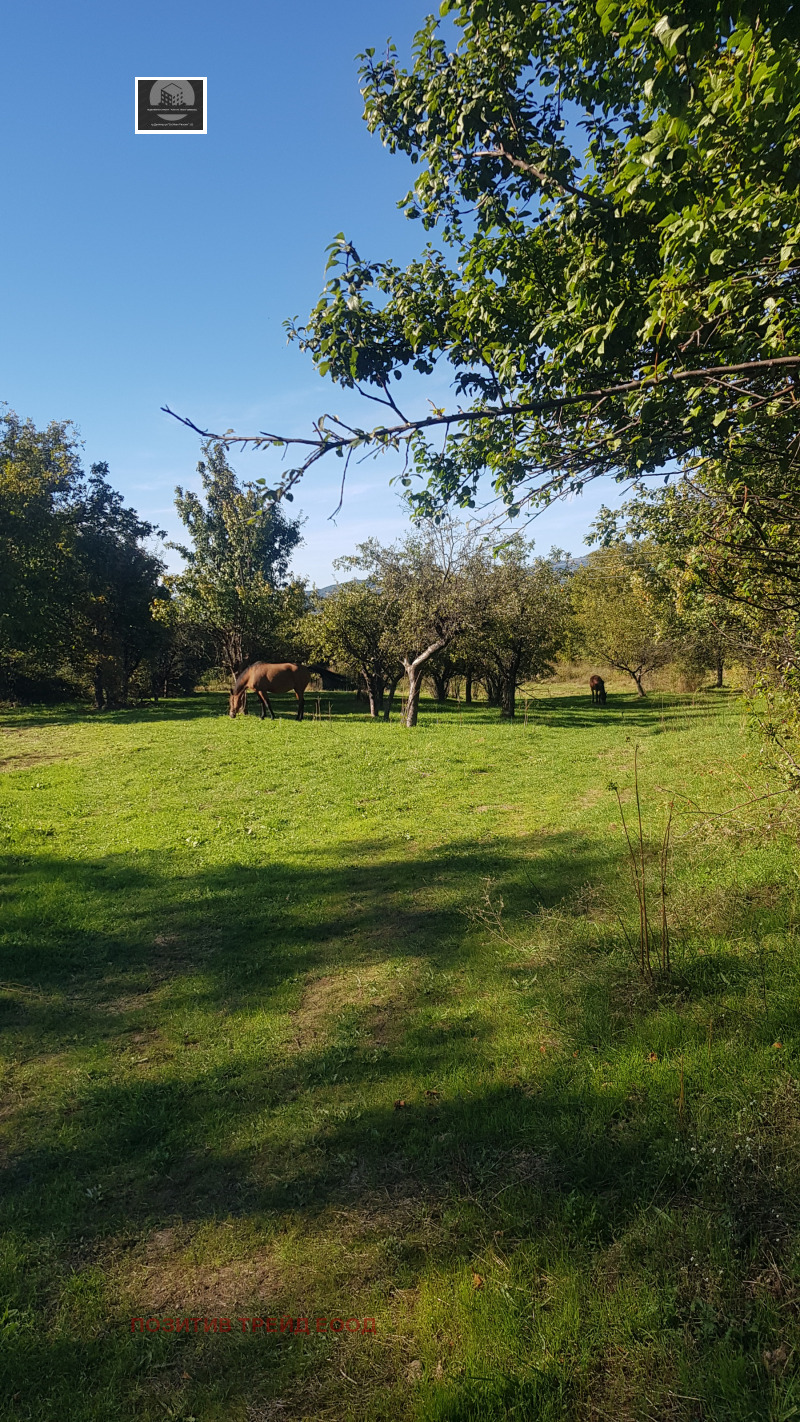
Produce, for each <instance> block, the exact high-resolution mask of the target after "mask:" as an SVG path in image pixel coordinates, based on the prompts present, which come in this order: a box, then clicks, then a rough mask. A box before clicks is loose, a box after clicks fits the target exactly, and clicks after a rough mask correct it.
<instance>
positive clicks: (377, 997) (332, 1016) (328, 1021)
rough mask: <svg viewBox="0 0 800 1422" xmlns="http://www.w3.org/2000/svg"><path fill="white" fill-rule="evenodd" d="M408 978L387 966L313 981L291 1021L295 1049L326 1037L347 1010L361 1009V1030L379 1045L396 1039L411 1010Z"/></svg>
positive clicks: (368, 968) (382, 964) (360, 969)
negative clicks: (408, 998) (399, 976)
mask: <svg viewBox="0 0 800 1422" xmlns="http://www.w3.org/2000/svg"><path fill="white" fill-rule="evenodd" d="M408 988H409V983H408V980H407V979H405V978H404V979H402V980H401V979H399V978H398V977H397V976H396V974H394V973H393V972H392V970H391V966H390V965H389V964H386V963H376V964H368V965H365V966H361V967H359V968H358V969H351V970H349V971H346V972H342V973H329V974H326V975H325V976H324V977H321V978H314V979H313V980H312V981H311V982H310V983H309V984H308V986H307V988H306V990H305V992H304V993H303V1000H302V1002H301V1004H300V1007H299V1008H297V1010H296V1011H294V1012H292V1013H290V1014H289V1015H290V1017H291V1018H292V1024H293V1029H292V1037H293V1041H294V1046H295V1047H296V1048H297V1049H298V1050H302V1049H303V1048H306V1047H308V1046H310V1045H312V1044H313V1043H314V1042H315V1041H317V1040H318V1039H320V1038H324V1037H327V1036H328V1034H329V1032H330V1029H331V1026H332V1025H333V1023H334V1022H335V1020H336V1018H337V1017H338V1016H339V1015H340V1014H341V1013H342V1012H343V1011H344V1010H345V1008H357V1009H358V1010H359V1019H360V1030H361V1033H362V1035H363V1036H364V1038H365V1039H368V1040H369V1041H372V1042H373V1043H374V1044H375V1045H376V1046H387V1045H388V1044H389V1043H390V1042H392V1041H394V1040H396V1039H397V1037H398V1036H399V1035H400V1033H401V1031H402V1023H403V1021H404V1019H405V1015H406V1012H407V1010H408V1002H407V997H408Z"/></svg>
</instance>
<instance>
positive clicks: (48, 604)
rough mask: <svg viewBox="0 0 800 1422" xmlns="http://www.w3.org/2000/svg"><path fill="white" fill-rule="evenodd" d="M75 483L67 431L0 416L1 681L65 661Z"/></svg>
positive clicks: (7, 685)
mask: <svg viewBox="0 0 800 1422" xmlns="http://www.w3.org/2000/svg"><path fill="white" fill-rule="evenodd" d="M81 477H82V471H81V467H80V460H79V454H78V442H77V438H76V436H75V434H74V431H73V430H72V429H71V427H70V425H69V424H68V423H66V422H64V421H53V422H52V423H51V424H49V425H48V426H47V428H46V429H43V430H37V429H36V428H35V426H34V425H33V424H32V423H31V422H30V421H23V420H20V418H19V417H18V416H17V415H16V414H14V412H13V411H9V412H7V413H6V414H5V415H2V416H0V679H1V680H2V683H3V691H4V692H5V694H9V693H12V694H13V691H14V687H15V685H16V683H17V682H18V680H19V678H20V676H22V677H25V676H28V677H30V674H31V672H32V671H36V670H38V669H40V668H41V669H44V668H47V669H48V670H49V671H50V672H52V671H53V669H54V665H57V664H58V663H59V662H60V661H62V660H63V659H64V658H65V657H66V656H67V654H68V650H69V644H70V632H71V607H72V599H73V592H74V581H75V579H74V573H75V567H74V557H73V554H74V542H75V538H74V520H73V512H72V507H71V500H72V499H73V498H74V496H75V493H76V490H77V489H78V487H79V484H80V480H81Z"/></svg>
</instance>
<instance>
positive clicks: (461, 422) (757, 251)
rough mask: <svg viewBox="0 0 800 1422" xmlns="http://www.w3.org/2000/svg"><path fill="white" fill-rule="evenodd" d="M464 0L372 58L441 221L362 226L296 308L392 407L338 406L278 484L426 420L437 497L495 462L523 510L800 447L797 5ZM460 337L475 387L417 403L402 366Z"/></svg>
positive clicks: (422, 490)
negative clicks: (380, 231)
mask: <svg viewBox="0 0 800 1422" xmlns="http://www.w3.org/2000/svg"><path fill="white" fill-rule="evenodd" d="M442 16H443V17H444V18H442V19H435V18H431V19H429V20H428V22H427V23H426V24H425V26H424V27H423V28H422V30H421V31H420V32H419V34H418V35H417V36H416V40H415V43H414V57H413V64H412V65H411V67H410V68H408V69H406V68H403V66H402V65H401V64H400V63H399V61H398V57H397V53H396V51H395V49H394V47H393V46H392V45H389V47H388V49H387V50H386V52H385V53H384V54H382V55H377V54H376V52H375V51H374V50H367V51H366V53H365V54H364V55H363V56H362V70H361V74H362V85H363V94H364V99H365V105H366V107H365V117H366V121H367V124H368V126H369V127H370V129H371V130H373V131H375V132H377V133H378V134H379V135H380V137H381V138H382V140H383V142H384V143H385V144H386V145H387V146H388V147H389V148H390V149H391V150H392V151H400V152H403V153H405V154H407V155H408V156H409V157H410V159H411V161H412V163H415V164H417V165H418V166H419V168H420V173H419V177H418V178H417V180H416V182H415V184H414V186H413V188H412V190H411V191H410V192H409V193H408V194H407V196H406V197H405V198H404V199H403V201H402V202H401V204H400V205H401V207H403V208H404V209H405V211H406V213H407V215H408V216H409V217H410V218H412V219H417V220H419V221H420V223H421V226H422V228H423V229H425V230H427V231H428V232H429V233H430V234H431V236H430V237H429V239H428V241H427V244H426V245H425V246H424V247H423V248H422V250H421V251H420V254H419V256H418V257H417V258H416V259H415V260H414V261H412V262H410V263H409V265H408V266H407V267H405V268H402V267H399V266H398V265H396V264H395V263H393V262H392V261H390V260H366V259H364V258H362V257H361V256H360V255H359V253H358V251H357V249H356V247H355V246H354V244H353V242H352V241H351V240H349V239H348V238H347V237H346V236H345V235H344V234H339V236H338V238H337V239H336V240H335V242H334V243H333V246H332V248H331V257H330V263H329V267H330V269H331V276H330V279H329V280H328V282H327V285H326V287H325V289H324V291H323V293H322V296H321V297H320V300H319V302H318V304H317V305H316V307H315V308H314V310H313V311H312V313H311V316H310V318H309V320H308V322H307V323H306V325H305V326H301V327H296V326H293V325H292V326H290V335H291V336H293V337H294V338H295V339H297V340H299V341H300V343H301V345H302V346H303V348H304V349H306V350H308V351H309V352H310V354H311V356H312V358H313V360H314V362H315V364H316V366H317V368H318V369H319V370H320V371H321V372H322V373H323V374H326V375H328V376H329V377H330V378H331V379H332V380H334V381H335V382H337V383H339V384H341V385H344V386H347V387H351V388H356V389H359V390H361V391H363V392H364V393H365V394H371V397H372V398H373V399H374V398H377V399H379V400H381V401H383V402H384V403H385V405H386V407H387V419H386V424H385V425H384V426H383V427H381V428H379V429H378V430H372V431H370V430H366V429H365V430H361V429H358V430H353V429H349V430H348V428H347V427H345V426H343V425H341V424H339V423H337V422H332V421H331V420H330V419H328V420H327V421H326V422H320V423H319V424H318V426H317V429H316V438H315V439H314V440H308V441H305V443H306V444H307V445H310V446H311V452H310V453H307V454H306V455H305V458H304V462H303V463H302V464H301V465H300V466H298V467H297V468H296V469H293V470H290V471H289V472H288V473H287V474H284V475H283V476H282V477H281V479H279V481H278V482H277V484H276V485H275V486H274V488H272V489H270V490H268V493H269V494H270V495H271V496H275V495H280V494H282V493H285V492H286V491H287V490H289V489H291V487H292V484H293V483H294V482H296V480H297V479H298V478H299V477H300V476H301V474H302V472H303V470H304V469H305V468H307V467H308V465H309V463H312V462H314V460H315V459H317V458H319V457H320V456H321V455H323V454H325V453H327V452H329V451H330V450H335V452H337V453H339V454H344V453H348V452H349V451H350V450H351V449H352V448H354V447H359V445H363V444H369V443H371V444H373V445H377V446H381V445H383V446H392V447H398V446H401V445H402V444H403V443H404V442H405V443H406V444H408V445H410V448H411V451H412V454H413V461H412V466H411V468H410V469H409V470H407V472H406V475H405V477H404V482H405V483H406V485H407V487H409V488H410V489H411V491H412V495H411V496H412V499H413V501H414V502H415V504H416V507H417V509H418V511H420V512H422V513H428V514H434V515H437V514H438V513H439V512H440V511H441V509H442V507H443V505H444V504H446V503H447V502H449V501H455V502H456V503H459V504H461V505H464V506H472V505H473V504H474V501H475V497H476V489H477V485H478V481H479V479H480V478H481V476H482V474H483V473H484V472H485V471H487V470H488V471H489V472H490V474H491V477H492V480H493V483H494V487H495V490H496V492H497V493H498V494H499V495H500V496H501V497H502V499H503V500H504V501H505V504H506V506H507V507H508V509H509V511H510V512H511V513H512V514H513V513H515V512H516V511H518V509H519V507H520V505H521V503H522V502H524V501H525V500H530V499H531V498H541V497H546V496H552V495H553V494H554V493H556V492H559V491H561V490H563V489H564V488H567V487H573V488H574V487H580V486H581V485H582V484H583V483H585V482H586V481H587V480H589V479H593V478H595V477H597V476H599V475H603V474H611V475H614V476H616V477H618V478H621V477H625V478H627V477H631V476H633V477H642V476H644V475H647V474H652V473H654V472H656V471H663V470H664V469H665V467H669V466H670V465H671V462H672V461H679V462H680V463H682V464H683V465H685V466H689V467H694V466H696V465H698V464H702V465H703V467H706V462H707V461H715V462H717V463H719V462H720V461H724V462H725V465H726V467H727V468H729V469H730V470H731V471H732V477H736V474H737V471H740V470H741V468H742V466H743V465H752V464H753V462H754V461H755V462H763V461H764V460H777V461H778V462H781V461H785V459H786V458H787V450H788V449H790V447H796V446H793V445H792V442H793V441H795V440H796V439H797V437H798V429H797V405H796V403H795V399H796V396H795V391H796V383H797V380H798V377H800V329H798V327H799V325H800V312H799V311H798V295H797V274H798V257H799V256H800V251H799V248H798V242H799V240H800V225H799V223H800V207H799V206H798V179H799V178H800V63H798V60H800V37H799V33H798V31H799V28H800V27H799V26H798V19H797V15H796V10H795V7H794V6H792V5H791V4H788V5H787V4H786V0H765V3H759V4H758V5H756V4H755V3H754V0H678V3H675V4H673V5H672V6H671V7H670V8H669V9H668V10H666V11H665V10H664V0H625V3H624V4H623V3H622V0H598V3H597V4H595V3H593V2H591V0H558V3H548V0H543V2H542V3H539V4H530V3H528V0H478V3H475V0H464V3H461V4H457V3H453V0H445V3H444V4H443V5H442ZM775 362H778V363H777V364H776V363H775ZM441 365H444V366H446V367H447V366H449V367H450V370H451V373H452V377H453V383H454V388H455V392H456V407H455V409H453V410H451V411H449V412H447V411H435V412H434V413H433V414H432V415H431V416H429V417H427V418H425V419H422V420H418V419H417V420H415V419H410V418H409V417H408V416H407V414H406V413H405V412H404V411H403V409H402V408H401V405H400V400H401V396H400V394H399V388H400V387H399V386H398V384H397V382H399V381H400V380H401V378H402V377H403V375H404V374H405V373H407V372H408V371H409V370H414V371H417V372H419V373H422V374H427V373H430V372H432V371H433V370H434V369H436V368H437V367H439V366H441ZM740 366H745V367H746V369H743V370H738V369H737V367H740ZM709 372H711V373H709ZM620 387H623V388H622V389H620ZM625 387H627V388H625ZM587 392H589V393H587ZM591 392H596V393H594V394H592V393H591ZM606 392H611V393H606ZM432 431H434V432H435V440H434V439H433V438H432V435H431V432H432ZM442 432H444V441H443V442H442ZM271 438H272V437H271V436H264V437H263V438H261V442H262V443H269V441H270V439H271ZM280 442H281V443H287V442H288V443H291V441H285V440H281V441H280ZM298 443H300V441H298ZM415 476H416V478H415Z"/></svg>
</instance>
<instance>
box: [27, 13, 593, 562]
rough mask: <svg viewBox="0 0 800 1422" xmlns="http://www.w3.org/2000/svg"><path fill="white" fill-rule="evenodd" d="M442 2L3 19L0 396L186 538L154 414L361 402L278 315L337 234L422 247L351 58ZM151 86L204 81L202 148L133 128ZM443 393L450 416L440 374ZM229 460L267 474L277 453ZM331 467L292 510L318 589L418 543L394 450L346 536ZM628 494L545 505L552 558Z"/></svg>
mask: <svg viewBox="0 0 800 1422" xmlns="http://www.w3.org/2000/svg"><path fill="white" fill-rule="evenodd" d="M431 8H432V7H431V4H430V0H427V3H417V0H404V3H402V4H400V3H398V0H393V3H391V2H390V0H368V3H367V0H347V3H345V4H344V5H343V6H332V5H330V4H322V3H320V0H307V3H305V4H302V5H295V6H283V5H280V6H279V5H277V4H274V3H271V0H262V3H260V4H257V3H253V0H239V2H238V3H237V2H236V0H233V3H229V4H228V5H226V6H222V5H219V4H218V3H215V4H211V3H208V0H192V3H184V0H180V3H176V0H165V3H159V4H158V5H156V4H154V3H152V0H138V3H137V4H136V5H135V6H134V5H127V6H120V5H109V4H108V3H107V0H106V3H103V4H100V3H98V0H80V3H79V4H77V5H69V6H67V5H63V4H55V3H41V0H27V3H26V4H25V5H16V6H12V7H10V8H9V9H8V10H7V11H6V13H5V17H4V26H3V30H4V33H3V47H4V51H5V59H6V63H5V66H4V69H5V72H4V77H3V84H2V86H0V115H1V119H0V121H1V122H2V130H3V132H4V134H5V135H6V142H5V144H4V171H3V179H4V181H3V188H4V199H5V200H4V208H5V217H4V220H3V224H2V231H1V232H0V264H1V265H2V270H3V272H4V283H3V286H4V292H3V302H2V320H3V327H4V329H3V339H2V341H1V342H0V400H5V401H6V402H7V403H8V404H9V405H10V406H11V407H12V408H14V409H16V410H17V412H18V413H19V414H20V415H22V416H30V417H31V418H32V419H33V420H34V421H35V422H36V423H37V424H43V423H46V422H47V421H48V420H50V419H54V418H55V419H71V420H72V421H74V423H75V424H76V425H77V427H78V429H79V430H80V433H81V436H82V438H83V440H84V442H85V461H86V464H87V466H88V464H89V463H91V462H92V461H94V460H107V461H108V463H109V465H110V469H111V478H112V482H113V483H114V484H115V485H116V487H117V488H119V489H120V490H121V491H122V492H123V493H124V495H125V497H126V499H127V500H128V501H129V502H130V503H131V504H133V505H134V507H136V508H137V509H138V510H139V512H140V513H141V514H142V515H144V516H146V517H148V518H150V519H152V520H153V521H154V522H156V523H158V524H160V525H161V526H162V527H164V528H166V529H167V530H168V533H169V535H170V536H172V537H174V536H176V535H177V534H178V532H179V529H180V525H179V523H178V521H177V518H176V515H175V511H174V506H173V502H172V500H173V493H174V487H175V485H176V484H178V483H180V484H183V485H184V486H186V485H190V486H196V484H197V479H196V475H195V466H196V463H197V459H198V457H199V441H198V440H197V438H196V436H195V435H193V434H192V433H191V432H190V431H188V430H186V429H184V428H182V427H181V426H179V425H178V424H177V423H176V422H175V421H173V420H171V419H170V418H169V417H168V416H166V415H164V414H162V413H161V410H160V407H161V406H162V405H164V404H168V405H170V406H171V408H172V409H174V410H177V411H179V412H180V413H182V414H186V415H189V416H190V417H191V418H192V419H194V420H195V421H196V423H198V424H200V425H202V426H204V427H206V428H211V429H223V430H224V429H228V428H230V427H233V428H235V429H237V430H240V431H246V430H251V429H257V428H265V427H266V428H273V429H278V430H280V431H281V432H289V433H304V432H307V430H308V426H309V423H310V421H311V419H313V418H314V417H316V416H317V415H319V414H321V413H322V412H323V411H326V410H328V411H332V412H333V413H337V414H341V415H342V416H343V417H344V418H347V414H348V411H349V412H351V413H352V412H353V411H354V409H355V405H354V403H353V402H354V400H356V399H357V397H353V396H350V397H348V396H346V395H344V394H343V393H342V392H340V391H338V390H337V389H336V388H334V387H332V386H331V385H330V384H328V383H326V382H325V381H323V380H322V379H321V378H320V377H319V376H317V375H316V373H315V372H314V370H313V368H312V367H311V365H310V362H309V361H308V359H307V358H306V357H304V356H302V355H301V354H300V352H299V351H298V350H297V347H296V346H287V344H286V337H285V332H284V330H283V325H282V323H283V321H284V319H285V318H287V317H293V316H300V317H303V316H305V315H306V314H307V313H308V311H309V310H310V308H311V306H312V305H313V304H314V301H315V300H316V298H317V296H318V294H319V291H320V290H321V287H322V284H323V268H324V263H325V252H324V249H325V246H326V245H327V243H328V242H330V241H331V239H332V238H333V237H334V236H335V234H336V233H337V232H339V231H345V232H346V233H347V235H348V236H349V237H351V238H352V240H353V241H354V242H355V245H356V246H357V248H358V249H359V251H360V252H361V253H362V255H369V256H372V257H383V256H392V257H394V258H395V259H396V260H399V261H403V260H407V259H408V258H409V257H410V256H411V255H412V254H413V253H414V252H415V251H416V250H417V249H418V245H419V242H420V236H421V234H420V229H419V226H418V224H415V223H411V222H408V221H407V220H406V219H405V218H404V217H403V216H402V214H401V213H399V212H398V211H397V208H396V203H397V200H398V199H399V198H400V197H401V196H402V195H403V193H404V192H405V190H406V188H407V187H408V186H410V181H411V173H412V170H411V168H410V166H409V165H408V164H407V163H406V162H405V160H404V159H402V158H400V157H393V156H391V155H390V154H389V153H387V152H386V151H385V150H384V149H383V148H382V147H381V144H380V141H379V140H378V139H377V138H376V137H372V136H370V134H368V133H367V130H366V127H365V125H364V124H363V122H362V120H361V111H362V103H361V97H360V95H359V92H358V82H357V65H356V62H355V55H356V54H357V53H358V52H359V51H360V50H362V49H364V48H366V47H367V46H369V45H374V46H375V47H380V46H381V45H382V44H383V43H384V42H385V40H386V39H387V38H388V37H389V36H391V37H392V38H393V39H394V40H395V41H396V42H397V44H398V47H399V48H400V51H401V54H402V53H407V51H408V47H409V43H410V40H411V38H412V36H413V31H414V29H415V28H416V27H417V25H418V23H419V22H421V20H422V19H423V18H424V16H425V14H426V13H427V12H428V11H429V10H430V9H431ZM137 74H138V75H153V76H157V77H161V76H169V75H193V74H197V75H200V76H202V75H206V76H207V77H208V133H207V135H191V136H190V135H170V136H160V135H159V136H137V135H136V134H134V131H133V129H134V123H133V97H134V83H133V81H134V77H135V76H136V75H137ZM429 393H430V396H431V398H434V399H435V400H436V401H437V402H438V403H442V401H443V398H444V397H445V395H446V385H445V383H444V380H443V379H442V380H438V379H437V380H436V381H435V383H432V384H431V386H430V391H429ZM359 404H360V402H359ZM360 418H361V419H362V421H363V420H364V413H363V405H360ZM232 462H233V463H234V466H235V467H236V468H237V469H238V470H239V471H240V472H241V473H242V474H245V475H247V476H248V477H255V475H256V474H258V473H260V472H262V471H263V456H249V457H246V458H244V459H238V460H237V459H236V457H235V456H234V457H233V458H232ZM340 468H341V466H339V464H338V461H336V462H335V464H334V463H333V462H332V463H331V466H330V467H328V468H327V469H326V468H325V466H324V465H323V467H322V469H320V470H318V471H317V472H315V473H314V474H313V476H311V477H309V479H308V482H307V484H306V485H305V486H304V488H303V489H302V491H301V493H300V494H299V495H298V498H297V502H296V504H295V508H296V509H297V508H298V507H299V508H302V510H303V512H304V514H305V516H306V520H307V522H306V524H305V528H304V536H305V545H304V547H303V548H302V549H301V550H299V552H298V554H297V555H296V557H295V562H294V567H295V570H296V571H297V572H299V573H301V574H303V575H306V576H308V577H309V578H310V579H311V580H312V581H316V582H317V583H318V584H319V585H322V584H325V583H327V582H330V581H331V578H332V573H331V562H332V559H333V558H335V557H336V556H337V555H338V554H340V553H346V552H350V551H351V550H352V548H353V547H354V545H355V544H356V543H357V542H359V541H360V540H361V539H363V538H366V537H368V536H372V535H375V536H378V537H380V538H384V539H391V538H393V537H396V536H397V535H399V534H401V533H402V532H403V530H404V528H405V527H406V519H405V515H404V513H403V511H402V509H401V507H400V505H399V502H398V499H397V495H396V493H395V492H394V491H393V490H392V489H391V488H390V487H389V479H390V477H391V475H392V473H395V472H397V466H396V462H393V459H392V456H387V457H385V458H382V459H381V460H379V461H377V462H374V463H373V462H368V463H366V464H364V465H362V466H360V468H358V469H357V470H356V472H355V474H354V476H353V478H352V479H351V480H350V488H349V491H348V495H347V499H346V502H345V506H344V508H343V510H342V512H341V513H340V515H339V516H338V518H337V521H336V524H335V525H334V524H332V523H331V522H330V521H329V518H328V515H329V514H330V513H331V511H332V510H333V508H334V507H335V505H336V502H337V498H338V488H336V487H335V485H336V478H337V474H338V472H339V470H340ZM616 492H617V491H616V486H614V485H613V484H612V485H609V484H603V485H602V486H600V485H596V486H594V488H592V489H590V490H589V491H587V493H586V494H584V495H583V496H582V497H581V498H580V499H578V500H575V501H573V502H572V503H570V504H563V505H560V506H558V507H556V508H554V509H553V510H550V511H548V512H547V513H546V514H544V515H543V516H542V517H541V518H540V519H539V520H538V521H537V525H536V527H535V528H534V529H533V533H534V536H535V539H536V544H537V548H538V550H539V551H541V552H545V551H546V550H547V549H548V548H549V547H550V545H551V544H553V543H555V544H558V545H559V546H561V547H566V548H567V549H568V550H569V551H571V552H573V553H580V552H582V551H583V542H582V540H583V535H584V533H585V531H586V529H587V527H588V524H589V523H590V522H591V519H592V517H593V516H594V512H595V510H596V509H597V507H598V506H599V505H600V504H601V503H602V502H608V503H612V502H616V497H615V495H616ZM173 561H174V555H173Z"/></svg>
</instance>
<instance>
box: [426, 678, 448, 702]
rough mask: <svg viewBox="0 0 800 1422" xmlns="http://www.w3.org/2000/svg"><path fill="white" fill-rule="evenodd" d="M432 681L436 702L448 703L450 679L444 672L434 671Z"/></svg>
mask: <svg viewBox="0 0 800 1422" xmlns="http://www.w3.org/2000/svg"><path fill="white" fill-rule="evenodd" d="M431 681H432V682H433V689H434V692H435V694H436V700H437V701H440V702H441V701H446V700H447V698H448V695H449V693H450V678H449V677H448V676H445V675H444V673H443V672H439V671H432V672H431Z"/></svg>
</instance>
